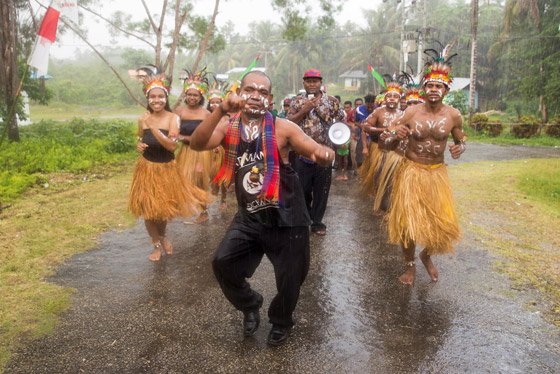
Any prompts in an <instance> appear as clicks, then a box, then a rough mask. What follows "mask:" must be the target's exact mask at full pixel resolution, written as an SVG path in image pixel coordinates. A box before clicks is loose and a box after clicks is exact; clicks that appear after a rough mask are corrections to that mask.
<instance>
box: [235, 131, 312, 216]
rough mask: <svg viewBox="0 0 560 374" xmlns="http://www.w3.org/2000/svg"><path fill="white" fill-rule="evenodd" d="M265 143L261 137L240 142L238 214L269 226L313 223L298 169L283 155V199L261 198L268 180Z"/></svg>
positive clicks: (236, 187)
mask: <svg viewBox="0 0 560 374" xmlns="http://www.w3.org/2000/svg"><path fill="white" fill-rule="evenodd" d="M261 136H262V134H261ZM261 145H262V140H261V138H260V137H259V138H258V139H255V140H253V141H252V142H250V143H247V142H245V141H243V140H241V141H240V142H239V151H238V155H237V158H236V161H235V194H236V196H237V203H238V211H237V216H238V218H239V219H240V220H241V221H244V222H248V223H253V222H258V223H260V224H262V225H263V226H266V227H296V226H309V224H310V223H311V219H310V218H309V213H308V212H307V207H306V205H305V198H304V195H303V189H302V187H301V183H300V181H299V178H298V176H297V173H296V172H295V171H294V170H293V169H292V167H291V166H290V165H289V164H287V165H285V164H284V163H283V162H282V159H280V160H279V161H280V203H278V202H270V201H262V200H260V199H259V198H258V195H259V193H260V191H261V188H262V183H263V181H264V164H265V159H264V153H263V151H262V149H261V148H262V146H261ZM253 168H256V169H253Z"/></svg>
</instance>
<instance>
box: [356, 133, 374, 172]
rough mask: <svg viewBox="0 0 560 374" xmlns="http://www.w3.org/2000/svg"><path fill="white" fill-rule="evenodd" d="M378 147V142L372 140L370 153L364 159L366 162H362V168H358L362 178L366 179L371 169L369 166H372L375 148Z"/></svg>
mask: <svg viewBox="0 0 560 374" xmlns="http://www.w3.org/2000/svg"><path fill="white" fill-rule="evenodd" d="M376 147H377V143H375V142H371V143H370V145H369V148H368V150H369V153H368V156H367V157H366V159H365V160H364V162H362V166H360V168H359V169H358V175H359V176H360V178H362V179H364V178H365V177H366V175H367V173H368V171H369V168H370V166H371V157H372V156H373V151H374V149H375V148H376Z"/></svg>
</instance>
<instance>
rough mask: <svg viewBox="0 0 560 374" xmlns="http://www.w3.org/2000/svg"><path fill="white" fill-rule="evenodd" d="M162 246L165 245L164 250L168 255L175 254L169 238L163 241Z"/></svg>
mask: <svg viewBox="0 0 560 374" xmlns="http://www.w3.org/2000/svg"><path fill="white" fill-rule="evenodd" d="M161 244H162V245H163V250H164V251H165V254H166V255H170V254H173V244H171V242H170V241H169V239H167V238H163V239H161Z"/></svg>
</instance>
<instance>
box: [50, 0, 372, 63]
mask: <svg viewBox="0 0 560 374" xmlns="http://www.w3.org/2000/svg"><path fill="white" fill-rule="evenodd" d="M78 1H79V0H78ZM42 2H45V3H46V1H42ZM147 3H148V6H149V7H150V10H152V11H153V12H154V13H159V12H160V9H161V5H162V1H161V0H150V1H148V2H147ZM309 3H311V4H313V3H315V1H313V0H310V1H309ZM380 3H381V0H373V1H372V0H367V1H364V0H347V1H346V4H345V5H344V8H343V10H342V12H341V13H340V14H338V15H337V16H336V20H337V22H338V23H339V24H344V23H346V21H353V22H355V23H356V24H357V25H363V24H365V21H364V17H363V16H362V14H363V9H364V8H365V9H375V8H376V7H377V6H378V4H380ZM102 4H103V5H102V6H101V7H100V8H97V9H95V10H96V11H97V12H99V13H101V14H103V15H104V16H106V17H109V16H110V15H111V13H113V12H115V11H117V10H120V11H123V12H125V13H128V14H131V15H132V16H133V17H134V18H135V19H136V20H141V19H143V18H144V17H145V14H146V13H145V11H144V8H143V6H142V3H141V1H140V0H119V1H113V0H103V1H102ZM194 4H195V9H194V12H195V13H196V14H198V15H204V16H210V15H212V12H213V10H214V5H215V1H213V0H195V1H194ZM219 9H220V10H219V14H218V16H217V19H216V23H217V25H218V26H222V25H224V24H225V23H226V22H227V21H229V20H231V21H232V22H233V23H234V24H235V29H236V32H239V33H241V34H245V33H246V32H247V31H248V26H249V24H250V23H251V22H254V21H261V20H270V21H272V22H275V23H280V18H279V15H278V14H277V13H274V12H273V10H272V7H271V5H270V1H267V0H226V1H224V0H222V1H220V8H219ZM81 12H82V13H83V14H82V15H83V16H85V17H86V19H85V25H86V28H87V29H88V30H89V34H88V40H89V41H90V42H91V43H92V44H94V45H95V46H96V47H101V46H114V45H115V44H112V41H111V36H110V35H109V33H108V32H107V30H106V28H107V27H106V23H105V22H104V21H102V20H99V19H98V18H97V17H96V16H94V15H92V14H91V13H88V12H85V11H83V10H81ZM169 21H170V22H173V20H172V19H171V18H169ZM121 43H122V45H127V46H131V47H138V48H143V47H144V46H145V45H143V44H142V42H140V41H137V40H135V39H133V38H131V39H123V40H122V41H120V40H117V44H121ZM77 48H80V49H88V47H87V45H86V44H85V43H84V42H83V41H82V40H81V39H79V38H78V37H77V36H74V35H72V33H71V32H69V33H68V34H67V35H65V36H63V37H58V38H57V40H56V42H55V43H54V44H53V46H52V47H51V56H52V57H54V58H71V57H72V56H73V55H74V54H75V52H76V49H77Z"/></svg>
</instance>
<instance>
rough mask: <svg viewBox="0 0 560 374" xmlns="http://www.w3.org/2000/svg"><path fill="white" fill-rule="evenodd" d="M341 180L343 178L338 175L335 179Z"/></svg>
mask: <svg viewBox="0 0 560 374" xmlns="http://www.w3.org/2000/svg"><path fill="white" fill-rule="evenodd" d="M343 178H344V177H343V176H342V175H339V176H338V177H336V178H335V179H336V180H337V181H341V180H342V179H343Z"/></svg>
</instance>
